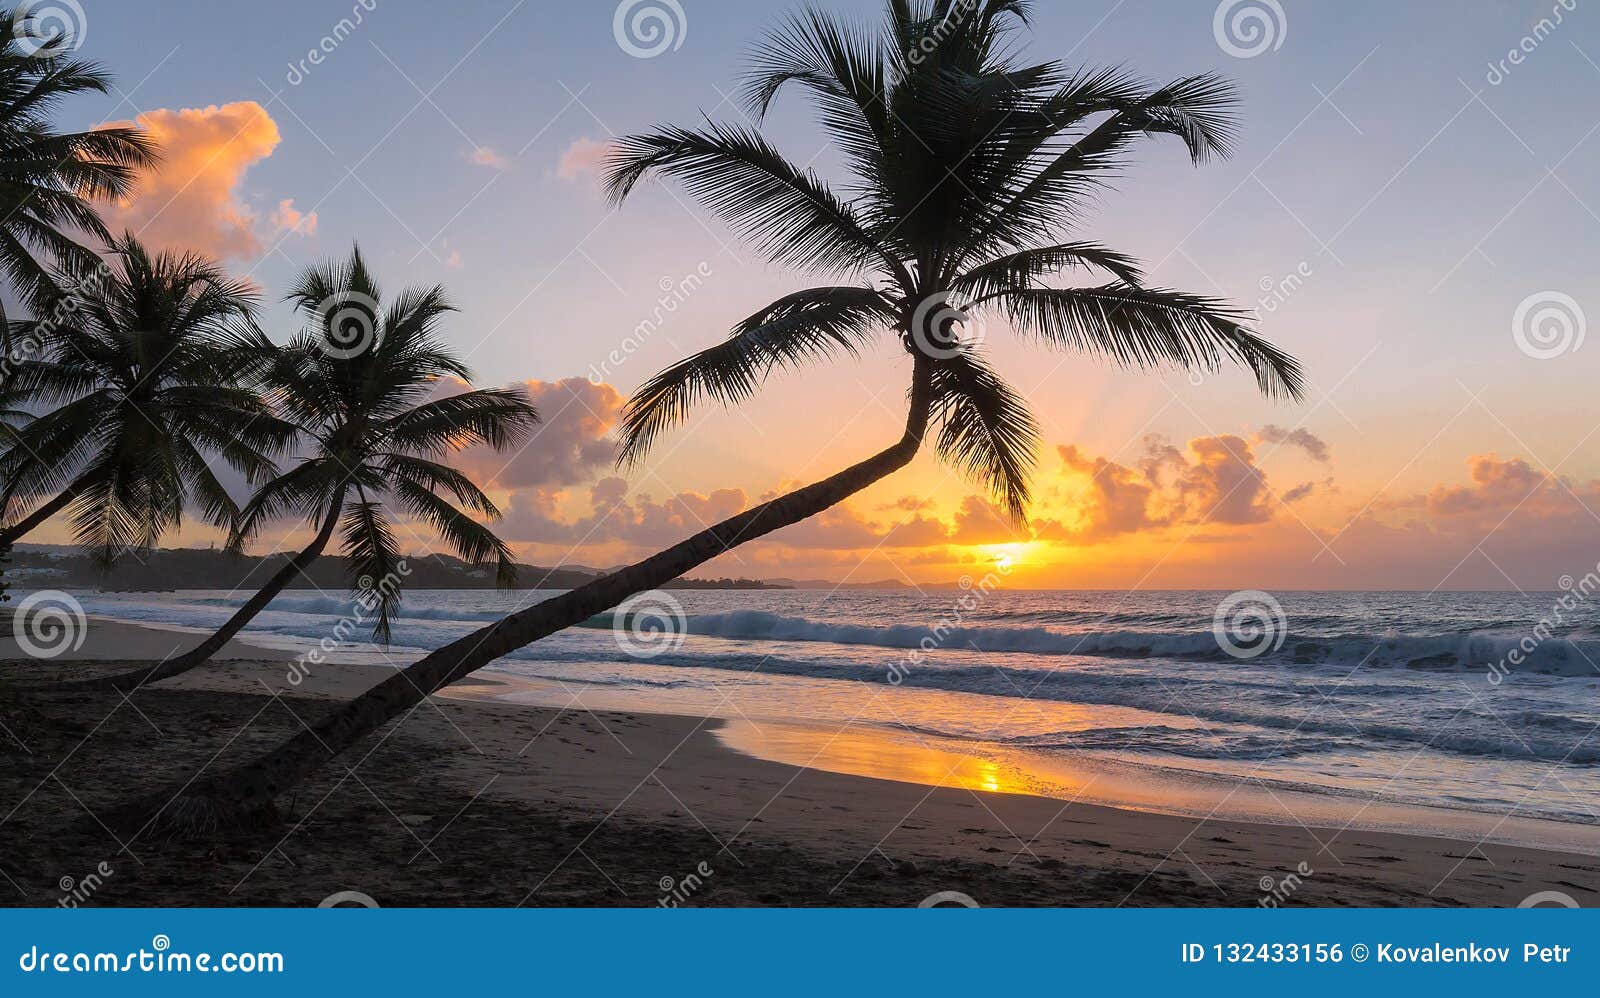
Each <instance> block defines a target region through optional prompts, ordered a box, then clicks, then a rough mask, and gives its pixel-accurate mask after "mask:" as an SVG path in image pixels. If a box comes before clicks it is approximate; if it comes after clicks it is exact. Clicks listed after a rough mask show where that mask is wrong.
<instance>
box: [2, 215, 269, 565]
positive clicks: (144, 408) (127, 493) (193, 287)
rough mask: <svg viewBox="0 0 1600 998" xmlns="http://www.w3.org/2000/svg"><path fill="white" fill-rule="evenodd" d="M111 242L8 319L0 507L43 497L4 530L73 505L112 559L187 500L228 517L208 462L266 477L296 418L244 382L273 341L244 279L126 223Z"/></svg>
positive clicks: (226, 500) (77, 528)
mask: <svg viewBox="0 0 1600 998" xmlns="http://www.w3.org/2000/svg"><path fill="white" fill-rule="evenodd" d="M108 256H109V259H108V262H107V263H106V264H105V265H104V266H103V269H101V270H99V271H96V272H94V273H92V274H89V275H86V276H83V277H78V278H73V277H69V276H68V275H65V274H58V275H57V276H56V279H55V280H53V281H52V289H53V290H52V291H51V292H50V293H49V294H48V295H47V296H46V297H45V298H44V302H45V304H46V306H47V307H46V309H45V312H46V316H45V317H44V318H41V319H35V320H30V321H27V322H19V323H16V324H14V328H13V332H14V333H15V334H16V336H17V337H18V339H19V340H21V341H23V342H26V343H27V344H29V350H28V351H26V354H27V356H26V357H22V358H12V359H10V360H9V361H8V363H7V365H6V371H7V378H6V380H5V391H4V407H5V408H6V409H7V410H8V411H9V413H10V416H9V417H8V419H7V422H8V424H9V425H8V428H7V431H6V433H5V438H6V440H7V441H8V442H9V443H10V445H11V446H10V447H9V449H7V450H6V452H5V453H4V454H3V455H0V482H3V483H4V487H3V489H0V511H10V510H12V509H13V508H16V507H23V506H27V505H31V504H34V503H37V504H38V505H37V507H36V508H35V509H33V511H32V512H31V513H30V514H28V515H27V516H26V517H24V518H23V519H22V520H21V521H20V522H18V523H14V524H9V523H8V525H7V526H6V527H4V528H3V529H0V543H11V542H14V541H16V540H17V539H18V538H19V537H21V536H23V535H24V534H26V533H27V532H28V531H30V530H32V529H33V528H34V527H36V526H38V525H39V524H40V523H43V522H44V521H45V520H46V519H48V518H49V517H51V516H53V515H55V514H56V513H58V512H62V511H66V512H67V513H68V514H69V515H70V517H71V521H72V528H73V532H74V535H75V537H76V539H77V541H78V542H79V543H80V544H83V545H85V546H87V547H88V548H90V549H91V550H92V551H93V552H94V553H95V555H96V556H97V557H98V558H99V559H100V560H101V561H102V562H105V563H109V562H111V561H113V560H115V559H116V558H117V557H119V556H120V555H121V554H123V553H125V552H126V551H127V550H129V549H132V548H148V547H151V546H153V545H154V544H155V543H156V542H157V541H158V540H159V539H160V537H161V536H162V535H163V534H164V533H166V532H167V531H168V530H170V529H171V528H173V527H176V526H178V525H179V524H180V523H181V522H182V519H183V513H184V509H185V506H186V505H193V506H196V507H198V509H199V510H200V512H201V513H202V515H203V516H204V518H205V519H206V520H207V521H209V522H211V523H213V524H216V525H218V526H222V527H231V526H232V525H233V520H234V517H235V516H236V515H237V513H238V506H237V504H236V503H235V501H234V499H233V498H232V496H231V495H230V493H229V490H228V488H227V487H226V486H225V485H224V484H223V482H222V480H221V479H220V478H219V477H218V474H217V468H216V462H217V461H218V460H219V459H220V460H221V461H222V462H224V463H226V464H227V465H230V466H231V467H232V468H233V469H234V471H236V472H237V473H239V474H240V475H242V476H243V477H244V478H245V479H247V480H250V481H261V480H264V479H266V478H267V477H269V476H270V475H272V474H273V473H274V472H275V471H276V467H275V465H274V464H273V461H272V457H273V456H274V455H275V454H277V453H280V452H281V451H282V449H283V448H284V446H286V445H287V443H288V442H289V441H290V440H291V439H293V434H294V427H293V426H292V425H290V424H288V423H286V422H284V421H283V420H281V419H278V418H277V417H275V416H274V415H272V413H271V412H270V410H269V409H268V408H267V406H266V404H265V402H264V400H263V399H262V397H261V395H260V394H259V393H258V392H257V391H256V390H255V389H254V388H253V387H252V384H251V379H252V378H253V377H254V372H256V371H257V370H259V366H260V364H261V362H262V360H263V358H264V356H265V355H266V352H267V351H268V350H269V349H270V344H269V343H268V342H267V341H266V339H265V337H263V336H262V335H261V334H260V332H259V330H257V329H255V327H254V326H253V324H252V323H251V321H250V315H251V312H252V309H253V308H254V306H255V302H256V296H255V293H254V291H253V290H252V289H251V288H250V286H249V285H247V284H245V283H243V282H239V281H235V280H232V279H230V278H229V277H228V276H227V275H226V274H225V273H224V272H223V271H222V270H221V269H220V268H219V267H218V266H217V265H216V264H215V263H213V262H212V261H210V260H208V259H206V258H204V257H202V256H199V255H196V254H192V253H185V254H176V253H153V252H151V251H149V250H147V249H146V248H145V247H144V246H142V245H141V244H140V243H139V242H138V241H137V240H135V239H134V238H133V237H132V236H126V237H124V238H123V239H121V240H118V241H117V242H115V243H114V244H113V245H112V246H111V248H110V251H109V254H108ZM30 412H42V413H44V414H43V415H39V416H37V417H36V418H29V417H28V416H27V414H28V413H30Z"/></svg>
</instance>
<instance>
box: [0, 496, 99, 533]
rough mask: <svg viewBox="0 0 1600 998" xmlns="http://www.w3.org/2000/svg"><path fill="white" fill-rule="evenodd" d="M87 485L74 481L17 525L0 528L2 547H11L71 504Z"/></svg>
mask: <svg viewBox="0 0 1600 998" xmlns="http://www.w3.org/2000/svg"><path fill="white" fill-rule="evenodd" d="M87 487H88V485H87V483H84V482H74V483H73V484H72V485H70V486H68V487H67V488H66V489H64V490H63V491H62V493H61V494H60V495H58V496H56V497H55V498H54V499H52V500H50V501H49V502H47V503H45V504H44V505H43V506H40V507H39V508H38V509H36V510H34V511H33V512H32V513H29V514H28V515H27V516H25V517H23V518H22V520H21V522H19V523H18V524H17V525H16V526H14V527H6V528H4V529H0V547H10V546H11V545H13V544H15V543H16V542H17V541H19V540H21V539H22V538H24V537H26V536H27V535H28V534H29V533H31V532H32V531H33V529H34V528H35V527H37V526H39V524H41V523H43V522H44V521H46V520H48V519H50V518H51V517H52V516H55V515H56V514H57V513H59V512H61V511H62V510H64V509H66V508H67V507H68V506H69V505H71V504H72V501H73V500H74V499H76V498H78V496H80V495H82V494H83V492H84V490H85V489H86V488H87Z"/></svg>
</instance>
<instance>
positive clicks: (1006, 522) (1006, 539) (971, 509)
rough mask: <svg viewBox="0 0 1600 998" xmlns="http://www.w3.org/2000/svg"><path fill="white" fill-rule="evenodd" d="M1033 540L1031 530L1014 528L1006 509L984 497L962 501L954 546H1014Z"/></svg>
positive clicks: (954, 534)
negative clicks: (1017, 543) (1019, 542)
mask: <svg viewBox="0 0 1600 998" xmlns="http://www.w3.org/2000/svg"><path fill="white" fill-rule="evenodd" d="M1031 539H1032V536H1031V534H1030V533H1029V532H1028V531H1027V530H1024V529H1021V528H1018V527H1016V526H1013V525H1012V523H1011V518H1010V517H1009V516H1007V515H1006V511H1005V510H1003V509H1001V508H1000V507H999V506H997V505H995V504H994V503H992V502H989V501H988V500H987V499H984V498H982V497H980V496H967V497H966V498H965V499H963V500H962V501H961V506H960V507H959V508H957V510H956V516H955V523H954V525H953V527H952V529H951V531H950V537H949V541H950V543H952V544H1012V543H1015V542H1017V541H1027V540H1031Z"/></svg>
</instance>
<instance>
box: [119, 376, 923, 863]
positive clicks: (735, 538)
mask: <svg viewBox="0 0 1600 998" xmlns="http://www.w3.org/2000/svg"><path fill="white" fill-rule="evenodd" d="M931 381H932V377H931V370H930V367H929V365H928V363H927V361H925V360H924V359H922V358H921V357H918V358H917V359H916V367H915V370H914V373H913V376H912V387H911V395H910V404H911V411H910V415H909V417H908V419H907V420H906V431H905V434H904V435H903V436H902V437H901V438H900V440H899V442H897V443H896V444H894V445H893V446H892V447H889V448H888V449H887V450H884V451H881V452H879V453H878V454H875V455H873V456H872V457H869V458H867V459H866V460H865V461H862V462H860V463H859V464H856V465H853V466H851V467H849V468H846V469H845V470H844V471H841V472H839V473H838V474H836V475H834V476H832V477H831V478H826V479H824V480H822V481H820V482H816V483H814V484H812V485H808V486H806V487H805V488H802V489H798V490H796V491H794V492H790V493H788V494H787V495H783V496H779V497H778V498H776V499H773V500H772V501H770V502H766V503H763V504H761V505H759V506H756V507H754V508H752V509H749V510H746V511H745V512H743V513H740V514H738V515H737V516H733V517H730V518H728V519H726V520H723V521H722V522H721V523H718V524H716V525H715V526H712V527H708V528H707V529H705V530H702V531H701V532H699V533H698V534H695V535H694V536H693V537H690V538H689V539H688V540H685V541H683V542H682V543H680V544H677V545H674V546H673V547H670V548H668V549H666V550H665V551H662V552H660V553H659V554H655V555H652V556H651V557H649V558H646V559H645V560H644V561H641V562H638V563H636V564H633V565H630V566H628V567H627V568H624V569H620V570H619V571H616V572H613V573H612V574H610V575H607V576H603V577H601V578H598V579H595V580H594V581H593V582H590V583H587V584H585V585H583V586H580V587H579V588H577V589H574V590H572V591H570V592H567V593H563V594H562V595H560V596H557V597H555V598H554V599H550V600H546V601H544V602H542V603H538V604H535V605H534V606H530V607H528V608H527V609H525V610H521V611H518V612H517V613H514V614H512V615H511V616H509V617H505V618H503V619H501V620H499V621H496V622H495V623H493V624H491V625H489V626H488V627H484V628H481V629H479V630H477V631H474V632H473V633H471V634H469V635H467V636H466V637H464V638H460V639H459V640H456V641H453V642H451V643H450V644H448V645H445V646H444V647H443V648H440V649H438V650H437V651H434V652H432V653H430V654H429V655H427V656H426V657H424V658H423V659H421V660H420V661H418V662H416V663H415V664H413V665H411V666H408V667H407V668H405V669H404V670H402V671H400V672H398V673H396V674H395V675H394V676H392V677H390V678H388V679H385V680H384V681H383V682H381V683H379V684H378V685H376V686H374V687H373V688H372V689H370V690H368V691H367V692H366V693H363V694H362V695H361V696H359V697H357V698H356V699H355V700H352V701H350V702H349V703H348V704H346V705H345V706H343V707H341V708H339V709H337V710H335V711H333V712H332V713H331V714H330V715H329V716H327V717H325V718H323V719H322V720H321V721H320V722H318V723H317V724H315V725H313V726H311V727H308V728H306V729H305V730H303V731H301V732H300V733H299V734H298V735H296V736H294V737H293V738H290V739H289V740H288V741H286V742H284V743H283V744H282V745H280V746H278V748H276V749H274V750H273V751H272V752H270V753H268V754H267V755H265V756H263V757H261V758H260V759H257V760H255V761H254V762H251V763H248V764H246V765H244V766H241V767H238V768H235V769H233V770H231V771H229V772H226V773H221V774H218V775H217V776H215V777H210V778H207V779H205V780H196V781H194V783H193V784H191V785H190V787H189V788H188V789H187V790H186V791H183V792H182V793H181V794H180V795H178V796H177V797H176V798H174V797H173V795H172V794H166V795H156V796H153V797H151V798H148V799H146V800H143V801H138V802H135V803H133V804H131V805H129V806H126V807H124V808H121V809H119V810H118V812H117V814H116V816H115V818H114V819H113V820H115V821H116V822H118V823H121V824H122V825H124V827H128V828H130V829H132V830H134V831H135V832H136V833H139V832H143V831H144V830H145V829H146V828H149V827H151V826H159V827H162V828H164V829H167V830H169V831H173V832H176V833H180V834H202V833H205V832H209V831H211V830H213V829H215V828H217V827H219V826H222V825H231V824H239V823H244V822H247V821H253V820H260V819H263V818H270V817H271V815H272V813H273V801H274V800H275V799H276V798H277V797H279V796H281V795H282V794H284V793H285V792H287V791H289V790H290V789H292V788H293V787H294V786H295V785H296V784H298V783H299V782H300V781H301V780H304V779H305V778H306V777H308V776H310V775H311V774H312V773H314V772H316V771H317V770H318V769H319V768H321V767H322V766H323V765H324V764H325V763H327V762H328V761H329V760H330V759H332V758H334V757H335V756H337V755H339V754H340V753H341V752H344V751H345V750H347V749H349V748H350V747H351V746H352V745H354V744H355V743H357V742H358V741H360V740H361V739H362V738H364V737H366V736H367V735H369V734H371V733H372V732H374V731H376V730H378V729H379V728H381V727H383V725H385V724H387V723H388V722H390V721H392V720H394V719H395V718H396V717H399V716H400V715H401V714H403V713H405V712H406V711H408V710H410V709H411V708H412V707H414V706H416V705H417V704H419V703H421V702H422V700H423V699H424V698H425V697H426V696H427V695H428V694H430V693H434V692H436V691H437V690H439V689H442V688H443V687H445V686H448V685H449V684H451V683H453V682H456V681H457V680H460V679H462V678H463V677H465V676H467V675H470V674H471V673H473V672H476V671H477V670H478V669H481V668H483V667H484V666H485V665H488V664H489V663H490V662H493V661H494V660H495V659H497V658H499V657H500V656H502V655H505V654H507V653H508V652H511V651H515V650H516V649H518V648H521V647H523V646H525V645H528V644H531V643H533V642H535V641H538V640H539V639H540V638H544V637H548V636H549V635H551V634H554V633H556V632H557V631H560V630H564V629H566V628H568V627H571V626H573V625H574V624H578V623H581V622H583V621H585V620H587V619H589V618H590V617H592V616H594V615H595V614H597V613H603V612H604V611H606V610H609V609H611V608H613V607H615V606H617V605H618V604H620V603H622V602H623V601H624V600H626V599H627V598H628V597H630V596H633V595H635V594H636V593H641V592H645V591H647V590H650V589H655V588H657V587H659V586H661V585H663V584H665V583H667V582H670V581H672V580H673V579H676V578H678V577H679V576H681V575H683V574H684V573H685V572H687V571H689V570H691V569H693V568H695V567H696V566H698V565H701V564H704V563H705V562H707V561H710V560H711V559H713V558H715V557H717V556H718V555H721V554H724V553H726V552H728V551H731V550H732V549H734V548H735V547H738V546H739V545H741V544H745V543H748V542H750V541H753V540H755V539H757V538H759V537H762V536H764V535H766V534H769V533H771V532H773V531H774V530H778V529H780V528H783V527H787V526H790V525H791V524H795V523H799V522H800V521H802V520H804V519H807V518H808V517H811V516H815V515H816V514H818V513H821V512H822V511H824V510H826V509H828V508H830V507H832V506H834V505H836V504H838V503H839V502H842V501H843V500H845V499H847V498H849V497H850V496H852V495H855V494H856V493H857V492H860V491H861V490H863V489H865V488H867V487H868V486H870V485H872V484H874V483H876V482H878V481H880V480H882V479H883V478H886V477H887V476H889V475H891V474H893V473H894V472H896V471H899V470H900V469H901V468H903V467H905V466H906V465H907V464H909V463H911V460H912V458H914V457H915V456H916V454H917V451H918V450H919V449H920V448H921V446H922V438H923V435H924V433H925V432H926V430H927V427H928V417H929V409H930V400H931V397H932V385H931Z"/></svg>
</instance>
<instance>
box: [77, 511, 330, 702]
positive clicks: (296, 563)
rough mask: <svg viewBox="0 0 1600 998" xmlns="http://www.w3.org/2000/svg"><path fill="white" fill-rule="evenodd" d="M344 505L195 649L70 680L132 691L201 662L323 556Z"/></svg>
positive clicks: (79, 684)
mask: <svg viewBox="0 0 1600 998" xmlns="http://www.w3.org/2000/svg"><path fill="white" fill-rule="evenodd" d="M343 508H344V495H343V493H341V494H340V495H339V496H338V497H337V498H336V499H335V500H334V503H333V505H332V506H331V507H329V509H328V515H327V516H326V517H324V518H323V521H322V529H321V530H319V531H318V532H317V536H316V537H315V538H314V539H312V541H311V543H310V544H308V545H307V546H306V548H305V550H303V551H301V552H300V553H299V554H297V555H295V556H294V557H293V558H290V559H289V563H288V564H287V565H285V566H283V567H282V568H280V569H278V571H276V572H275V573H273V576H272V578H270V579H268V580H267V584H266V585H264V586H262V587H261V590H260V592H257V593H256V594H255V595H254V596H252V597H250V600H249V602H247V603H245V605H244V606H241V607H240V608H239V609H238V610H237V611H236V612H235V613H234V615H233V616H232V617H229V618H228V622H227V623H225V624H223V625H222V626H221V627H220V628H218V629H217V632H216V633H215V634H213V635H211V636H210V637H209V638H206V639H205V640H204V641H202V642H200V643H199V644H198V645H196V646H195V647H194V648H192V649H190V650H189V651H186V652H184V653H183V654H181V655H178V656H175V657H173V658H169V659H167V660H166V661H164V662H159V663H157V664H156V665H154V666H152V667H151V668H148V669H134V670H132V671H130V672H119V673H117V674H116V675H114V676H102V677H99V678H96V679H88V680H84V681H82V682H77V683H71V684H68V685H71V686H73V687H76V688H79V689H107V688H109V689H117V690H121V691H123V692H124V693H131V692H132V691H134V690H136V689H138V688H139V687H141V686H143V685H145V684H146V683H154V682H156V681H158V680H162V679H171V678H172V677H173V676H180V675H182V674H183V673H185V672H188V671H189V670H190V669H194V668H196V667H198V666H202V665H204V664H205V663H206V662H207V661H209V660H210V659H211V656H213V655H215V654H216V653H217V652H218V651H220V650H222V646H223V645H225V644H227V643H228V642H229V641H231V640H233V637H234V635H236V634H238V633H239V632H240V631H241V630H243V629H244V625H246V624H248V623H250V621H252V620H254V619H255V617H256V615H257V614H259V613H260V612H261V611H262V610H265V609H266V608H267V604H268V603H271V602H272V601H273V599H275V598H276V597H277V595H278V594H279V593H281V592H283V590H284V589H285V588H286V587H288V585H289V583H291V582H293V581H294V580H295V577H296V576H298V575H300V574H301V573H302V572H304V571H305V570H306V568H307V567H308V566H309V565H310V564H311V563H312V562H314V561H316V560H317V559H318V558H320V557H321V556H322V552H323V550H324V549H325V548H326V547H327V546H328V541H330V540H331V539H332V538H333V531H334V528H335V527H337V526H338V525H339V513H340V511H341V510H342V509H343Z"/></svg>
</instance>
